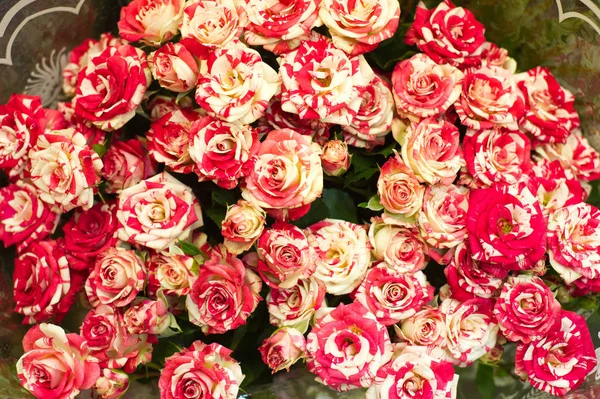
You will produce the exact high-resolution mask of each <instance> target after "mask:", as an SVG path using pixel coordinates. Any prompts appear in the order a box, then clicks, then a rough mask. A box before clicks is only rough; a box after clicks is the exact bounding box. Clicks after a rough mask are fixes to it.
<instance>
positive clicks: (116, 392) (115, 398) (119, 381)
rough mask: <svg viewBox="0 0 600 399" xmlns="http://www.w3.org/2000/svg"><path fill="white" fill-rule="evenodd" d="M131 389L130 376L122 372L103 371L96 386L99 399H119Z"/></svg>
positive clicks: (95, 389) (95, 390)
mask: <svg viewBox="0 0 600 399" xmlns="http://www.w3.org/2000/svg"><path fill="white" fill-rule="evenodd" d="M127 388H129V376H128V375H127V374H126V373H123V372H122V371H118V370H114V369H102V371H101V373H100V378H98V379H97V380H96V383H95V384H94V392H96V395H98V399H119V398H120V397H121V396H123V394H125V392H126V391H127Z"/></svg>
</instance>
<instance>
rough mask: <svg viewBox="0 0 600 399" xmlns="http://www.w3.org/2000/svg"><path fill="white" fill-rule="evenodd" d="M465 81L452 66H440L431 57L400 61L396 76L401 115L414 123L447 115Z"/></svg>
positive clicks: (397, 65) (396, 92)
mask: <svg viewBox="0 0 600 399" xmlns="http://www.w3.org/2000/svg"><path fill="white" fill-rule="evenodd" d="M463 77H464V75H463V73H462V72H461V71H459V70H458V69H456V68H455V67H453V66H452V65H438V64H437V63H436V62H435V61H433V60H432V59H431V58H430V57H429V56H428V55H427V54H423V53H420V54H415V55H414V56H412V57H411V58H409V59H407V60H404V61H400V62H399V63H397V64H396V66H395V67H394V72H393V73H392V84H393V87H394V90H393V91H392V93H393V94H394V100H395V102H396V109H397V110H398V113H399V114H400V115H401V116H404V117H407V118H410V119H411V121H412V122H418V121H419V120H421V119H422V118H427V117H431V116H438V115H440V114H443V113H445V112H446V111H447V110H448V109H449V108H450V107H451V106H452V104H454V103H455V102H456V100H458V98H459V97H460V92H461V90H462V85H461V83H462V80H463Z"/></svg>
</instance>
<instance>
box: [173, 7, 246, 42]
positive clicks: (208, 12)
mask: <svg viewBox="0 0 600 399" xmlns="http://www.w3.org/2000/svg"><path fill="white" fill-rule="evenodd" d="M245 15H246V13H245V11H244V8H243V7H242V6H238V7H236V5H235V4H234V1H233V0H216V1H211V0H208V1H207V0H203V1H189V2H188V4H187V6H186V7H185V9H184V10H183V19H182V21H181V27H180V29H181V37H183V38H184V39H185V38H192V39H195V40H196V41H198V42H200V43H202V44H203V45H205V46H207V47H211V48H219V47H223V46H225V45H226V44H227V43H229V42H231V41H232V40H235V39H237V38H239V36H240V34H241V33H242V26H243V25H244V24H245V20H246V17H245Z"/></svg>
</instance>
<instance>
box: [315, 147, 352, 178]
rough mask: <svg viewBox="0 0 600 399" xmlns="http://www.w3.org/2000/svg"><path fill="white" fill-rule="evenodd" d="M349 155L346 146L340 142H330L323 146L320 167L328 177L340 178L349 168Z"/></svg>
mask: <svg viewBox="0 0 600 399" xmlns="http://www.w3.org/2000/svg"><path fill="white" fill-rule="evenodd" d="M350 157H351V156H350V154H348V144H346V143H344V142H343V141H341V140H331V141H328V142H327V143H325V145H324V146H323V154H322V155H321V165H322V166H323V171H324V172H325V174H327V175H329V176H340V175H343V174H344V173H346V171H347V170H348V168H349V167H350Z"/></svg>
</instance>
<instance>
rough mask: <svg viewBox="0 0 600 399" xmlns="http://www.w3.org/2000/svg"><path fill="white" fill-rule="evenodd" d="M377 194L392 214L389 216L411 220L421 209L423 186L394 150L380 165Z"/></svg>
mask: <svg viewBox="0 0 600 399" xmlns="http://www.w3.org/2000/svg"><path fill="white" fill-rule="evenodd" d="M377 194H379V201H380V203H381V205H382V206H383V207H384V208H385V210H386V212H387V213H388V214H392V215H390V217H394V218H398V219H401V220H411V219H414V218H415V217H417V216H418V213H419V211H420V210H421V206H422V205H423V195H424V194H425V187H424V186H421V185H420V184H419V180H418V179H417V177H416V176H415V175H414V173H413V172H412V170H411V169H410V168H409V167H408V166H407V165H406V164H404V162H402V159H401V158H400V155H399V154H398V153H397V152H395V151H394V155H393V156H391V157H390V158H389V159H388V160H387V162H386V163H384V164H383V166H382V167H381V172H380V174H379V179H377Z"/></svg>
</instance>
